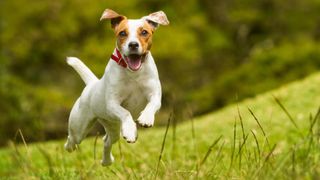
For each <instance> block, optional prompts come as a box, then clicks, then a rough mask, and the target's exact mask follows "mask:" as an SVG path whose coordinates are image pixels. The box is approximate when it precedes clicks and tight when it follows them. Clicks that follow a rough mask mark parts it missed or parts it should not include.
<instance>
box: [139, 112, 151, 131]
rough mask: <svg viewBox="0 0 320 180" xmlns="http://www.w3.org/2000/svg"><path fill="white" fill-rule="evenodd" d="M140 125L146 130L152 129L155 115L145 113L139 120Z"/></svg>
mask: <svg viewBox="0 0 320 180" xmlns="http://www.w3.org/2000/svg"><path fill="white" fill-rule="evenodd" d="M138 123H139V124H140V125H141V126H142V127H145V128H148V127H152V126H153V123H154V114H151V113H148V112H146V111H143V112H142V113H141V114H140V116H139V118H138Z"/></svg>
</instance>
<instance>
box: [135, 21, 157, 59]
mask: <svg viewBox="0 0 320 180" xmlns="http://www.w3.org/2000/svg"><path fill="white" fill-rule="evenodd" d="M152 34H153V28H152V27H151V26H150V24H149V23H147V22H145V23H144V24H143V26H141V27H139V28H138V29H137V37H138V39H139V41H140V44H141V46H142V49H143V53H146V52H147V51H149V50H150V49H151V45H152Z"/></svg>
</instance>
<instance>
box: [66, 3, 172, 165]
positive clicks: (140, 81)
mask: <svg viewBox="0 0 320 180" xmlns="http://www.w3.org/2000/svg"><path fill="white" fill-rule="evenodd" d="M104 19H110V20H111V26H112V28H113V30H114V32H115V35H116V36H117V42H116V48H115V50H114V52H113V54H112V55H111V59H110V60H109V63H108V65H107V67H106V69H105V73H104V75H103V76H102V78H101V79H98V78H97V77H96V76H95V75H94V74H93V73H92V72H91V71H90V69H89V68H88V67H87V66H86V65H84V64H83V63H82V62H81V61H80V60H79V59H77V58H75V57H68V58H67V62H68V64H69V65H71V66H72V67H73V68H74V69H75V70H76V71H77V72H78V73H79V75H80V76H81V78H82V79H83V81H84V82H85V83H86V87H85V88H84V90H83V92H82V94H81V96H80V97H79V98H78V99H77V101H76V102H75V104H74V106H73V108H72V110H71V113H70V117H69V128H68V133H69V136H68V140H67V142H66V144H65V149H66V150H67V151H69V152H72V151H73V150H75V148H76V145H77V144H80V142H81V141H82V139H83V138H85V136H86V135H87V133H88V131H89V129H90V128H91V126H92V125H93V124H94V122H95V121H96V120H98V122H100V123H101V124H102V125H103V126H104V128H105V131H106V135H105V136H104V153H103V159H102V161H101V163H102V165H110V164H111V163H112V162H113V160H114V158H113V156H112V154H111V146H112V144H113V143H115V142H117V141H118V140H119V136H120V131H121V134H122V136H123V138H124V139H126V141H127V142H129V143H134V142H135V141H136V140H137V127H136V123H135V121H134V120H135V119H137V122H138V123H139V124H140V125H141V126H143V127H151V126H153V123H154V115H155V113H156V112H157V111H158V110H159V109H160V106H161V85H160V81H159V76H158V71H157V68H156V65H155V63H154V60H153V57H152V55H151V52H150V48H151V43H152V35H153V32H154V31H155V30H156V28H157V27H158V25H159V24H160V25H168V24H169V21H168V19H167V17H166V15H165V14H164V13H163V12H162V11H158V12H155V13H152V14H150V15H148V16H144V17H142V18H141V19H135V20H131V19H127V18H126V17H125V16H123V15H119V14H118V13H116V12H114V11H113V10H110V9H106V10H105V11H104V12H103V14H102V17H101V19H100V20H104Z"/></svg>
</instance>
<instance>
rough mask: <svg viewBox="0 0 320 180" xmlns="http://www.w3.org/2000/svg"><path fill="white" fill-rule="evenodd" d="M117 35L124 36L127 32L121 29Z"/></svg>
mask: <svg viewBox="0 0 320 180" xmlns="http://www.w3.org/2000/svg"><path fill="white" fill-rule="evenodd" d="M119 36H121V37H125V36H127V33H126V32H125V31H121V32H120V33H119Z"/></svg>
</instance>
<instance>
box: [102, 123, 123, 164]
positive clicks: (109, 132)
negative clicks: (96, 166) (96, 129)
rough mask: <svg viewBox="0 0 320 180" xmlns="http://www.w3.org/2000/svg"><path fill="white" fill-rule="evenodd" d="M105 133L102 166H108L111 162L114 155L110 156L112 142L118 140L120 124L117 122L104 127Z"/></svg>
mask: <svg viewBox="0 0 320 180" xmlns="http://www.w3.org/2000/svg"><path fill="white" fill-rule="evenodd" d="M105 130H106V135H105V136H104V137H103V141H104V147H103V155H102V160H101V164H102V165H103V166H109V165H111V164H112V163H113V161H114V157H113V156H112V152H111V148H112V145H113V144H114V143H116V142H117V141H118V140H119V137H120V126H119V124H113V125H112V127H108V128H106V127H105Z"/></svg>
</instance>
